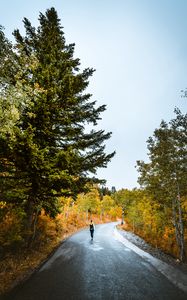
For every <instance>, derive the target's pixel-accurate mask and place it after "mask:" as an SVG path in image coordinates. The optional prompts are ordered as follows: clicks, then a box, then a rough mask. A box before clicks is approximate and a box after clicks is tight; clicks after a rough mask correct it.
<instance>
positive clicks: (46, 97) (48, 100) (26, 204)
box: [0, 8, 114, 226]
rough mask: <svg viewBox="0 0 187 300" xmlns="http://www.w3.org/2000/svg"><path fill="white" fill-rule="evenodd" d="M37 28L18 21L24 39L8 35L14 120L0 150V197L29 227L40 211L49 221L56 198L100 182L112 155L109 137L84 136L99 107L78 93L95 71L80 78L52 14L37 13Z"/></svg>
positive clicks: (92, 133)
mask: <svg viewBox="0 0 187 300" xmlns="http://www.w3.org/2000/svg"><path fill="white" fill-rule="evenodd" d="M39 23H40V25H39V27H38V28H37V29H35V28H34V27H32V25H31V23H30V22H29V20H27V19H26V18H25V19H24V26H25V31H26V36H25V37H23V36H21V34H20V32H19V30H16V31H15V32H14V36H15V38H16V52H14V56H15V61H16V66H18V67H17V68H15V69H14V70H13V71H12V74H11V78H12V82H13V83H14V86H15V88H16V91H17V94H18V95H19V96H18V101H17V108H18V111H19V118H17V119H16V121H15V122H13V126H12V131H11V132H12V135H11V136H10V138H9V139H7V136H6V139H4V140H3V141H2V143H1V145H0V146H1V147H0V148H1V149H0V152H1V153H3V154H2V155H1V161H2V162H3V167H2V169H1V183H4V182H5V181H6V184H5V185H4V186H5V187H6V188H5V189H1V194H2V196H3V198H4V199H5V200H6V201H10V202H13V203H16V204H19V205H21V206H22V207H23V208H24V210H25V211H26V212H27V215H28V220H27V222H28V224H30V225H29V226H31V224H33V223H34V220H35V218H37V216H38V214H39V213H40V212H41V209H42V208H43V209H45V212H46V213H47V214H49V215H50V216H52V217H53V216H55V215H56V214H57V212H58V211H59V207H58V197H59V196H64V195H65V196H69V195H73V196H74V197H75V196H76V195H77V194H78V193H79V192H82V191H84V190H85V188H86V186H87V184H88V183H89V182H92V183H93V182H103V180H99V179H98V178H96V177H92V176H91V174H96V171H97V169H98V168H100V167H106V166H107V163H108V162H109V161H110V160H111V158H112V157H113V156H114V153H111V154H105V152H104V149H105V146H104V142H105V141H106V140H107V139H109V138H110V136H111V133H105V132H104V131H103V130H94V129H92V130H91V131H90V132H88V131H87V130H86V128H87V127H86V126H87V125H88V124H89V125H93V126H95V125H97V122H98V120H99V119H100V113H102V112H103V111H104V110H105V109H106V107H105V105H102V106H99V107H96V106H95V105H96V102H95V101H90V98H91V95H90V94H87V93H85V90H86V88H87V86H88V83H89V81H88V80H89V77H90V76H92V74H93V72H94V70H93V69H89V68H88V69H85V70H83V71H82V72H80V70H79V65H80V62H79V59H74V58H73V54H74V44H70V45H66V43H65V38H64V32H63V31H62V27H61V26H60V20H59V19H58V16H57V13H56V11H55V9H54V8H51V9H49V10H47V11H46V14H45V15H44V14H42V13H40V16H39ZM3 143H4V144H3ZM2 149H4V150H2ZM5 173H6V174H7V178H6V179H5V177H6V176H5V177H4V175H5ZM7 187H8V190H7Z"/></svg>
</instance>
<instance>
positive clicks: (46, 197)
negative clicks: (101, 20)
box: [0, 8, 187, 290]
mask: <svg viewBox="0 0 187 300" xmlns="http://www.w3.org/2000/svg"><path fill="white" fill-rule="evenodd" d="M23 22H24V27H25V36H22V35H21V34H20V31H19V30H15V31H14V33H13V35H14V38H15V43H14V44H13V43H12V42H11V41H9V40H8V39H7V38H6V36H5V34H4V30H3V27H2V26H1V27H0V79H1V80H0V283H1V286H2V287H3V289H4V290H5V289H6V288H7V287H8V286H10V284H11V282H12V281H13V280H15V279H16V278H17V277H19V276H22V274H23V273H25V272H28V270H29V269H30V268H34V267H35V266H37V265H38V264H39V263H40V262H41V261H42V260H43V259H45V258H46V257H47V255H49V253H51V252H52V251H53V250H54V249H55V248H56V247H58V245H59V244H60V242H61V241H62V240H63V239H64V238H65V237H67V236H68V235H70V234H72V233H73V232H75V231H77V230H78V229H80V228H84V227H87V226H88V223H89V220H90V218H92V219H93V220H94V222H95V223H96V224H98V223H102V222H110V221H116V220H117V221H119V224H121V228H123V229H124V230H129V231H133V232H134V233H136V234H137V235H139V236H141V237H142V238H144V239H145V240H146V241H148V242H149V243H150V244H152V245H153V246H155V247H157V248H160V249H161V250H163V251H165V252H166V253H169V254H170V255H172V256H174V257H176V258H178V259H179V260H180V261H183V262H184V261H186V253H187V114H183V113H182V112H181V111H180V110H179V109H178V108H175V118H173V119H172V120H170V121H169V122H165V121H164V120H162V121H161V123H160V126H159V127H158V128H157V129H155V131H154V133H153V136H152V137H149V138H148V140H147V149H148V162H144V161H142V160H141V158H138V157H137V164H136V168H137V170H138V173H139V178H138V183H139V186H140V187H139V188H134V189H132V190H129V189H126V188H124V189H121V190H118V191H116V190H115V189H112V190H110V189H109V188H107V187H106V184H105V180H104V179H99V178H97V170H98V168H106V167H107V164H108V163H109V162H110V160H111V159H112V158H113V156H114V155H115V151H114V152H112V153H106V150H105V143H106V141H107V140H108V139H110V137H111V134H112V133H111V132H105V131H104V130H103V129H100V130H99V129H98V123H99V120H100V119H101V116H100V115H101V114H102V113H103V112H104V111H105V110H106V106H105V105H102V106H98V107H97V103H96V101H93V100H91V98H92V95H91V94H89V93H87V92H86V88H87V87H88V84H89V78H90V77H91V76H92V75H93V73H94V71H95V70H94V69H92V68H87V69H84V70H81V67H80V60H79V59H78V58H74V47H75V45H74V44H69V45H67V44H66V41H65V36H64V32H63V27H62V26H61V24H60V20H59V18H58V15H57V12H56V10H55V9H54V8H51V9H48V10H47V11H46V13H45V14H42V13H40V15H39V26H38V28H35V27H33V26H32V24H31V22H30V21H29V20H28V19H26V18H25V19H24V21H23ZM88 128H91V129H90V130H89V129H88ZM145 151H146V149H145ZM124 186H125V182H124ZM5 275H6V280H4V278H5ZM5 281H6V282H5Z"/></svg>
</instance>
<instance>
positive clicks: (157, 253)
mask: <svg viewBox="0 0 187 300" xmlns="http://www.w3.org/2000/svg"><path fill="white" fill-rule="evenodd" d="M118 231H119V233H120V234H121V235H122V236H123V237H124V238H126V239H127V240H128V241H129V242H131V243H133V244H134V245H136V246H137V247H139V248H140V249H142V250H144V251H145V252H147V253H149V254H151V255H152V256H153V257H156V258H158V259H160V260H161V261H164V262H165V263H167V264H168V265H171V266H173V267H175V268H176V269H178V270H180V271H182V272H183V273H184V274H185V275H187V263H181V262H179V261H178V260H177V259H176V258H173V257H172V256H170V255H168V254H166V253H164V252H163V251H161V250H160V249H159V248H154V247H153V246H151V245H150V244H148V243H147V242H146V241H144V240H143V239H142V238H140V237H139V236H137V235H136V234H134V233H133V232H130V231H125V230H122V229H119V228H118Z"/></svg>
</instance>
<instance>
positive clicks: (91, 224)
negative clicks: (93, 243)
mask: <svg viewBox="0 0 187 300" xmlns="http://www.w3.org/2000/svg"><path fill="white" fill-rule="evenodd" d="M94 229H95V226H94V223H93V221H92V220H91V221H90V235H91V239H92V240H93V236H94Z"/></svg>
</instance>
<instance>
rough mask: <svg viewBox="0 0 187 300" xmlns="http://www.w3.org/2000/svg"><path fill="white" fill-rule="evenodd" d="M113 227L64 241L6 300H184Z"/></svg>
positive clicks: (86, 232)
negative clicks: (129, 246)
mask: <svg viewBox="0 0 187 300" xmlns="http://www.w3.org/2000/svg"><path fill="white" fill-rule="evenodd" d="M114 227H115V223H108V224H102V225H97V226H96V230H95V234H94V239H93V241H91V239H90V235H89V230H88V229H87V230H82V231H80V232H78V233H76V234H75V235H73V236H72V237H70V238H69V239H67V240H66V241H65V242H63V244H62V245H61V246H60V247H59V248H58V250H57V251H56V252H55V254H54V255H53V256H52V257H51V258H50V259H49V260H48V261H47V262H46V263H45V264H44V265H43V266H42V267H41V268H40V270H39V271H37V272H36V273H34V274H33V275H32V276H31V277H30V279H29V280H27V281H26V282H24V283H23V284H21V285H19V286H18V287H17V288H15V289H14V290H13V291H12V292H11V293H10V294H9V295H8V296H7V297H6V298H3V299H7V300H10V299H11V300H110V299H111V300H134V299H137V300H154V299H158V300H186V299H187V294H185V293H184V292H183V291H181V290H179V289H178V288H177V287H176V286H175V285H173V284H172V283H171V282H170V281H169V280H168V279H167V278H166V277H165V276H164V275H162V274H161V273H160V272H158V271H157V270H156V269H155V268H154V267H153V266H152V265H151V264H149V263H148V262H146V261H145V260H144V259H143V258H142V257H141V256H139V255H138V254H137V253H135V252H134V251H132V250H131V249H130V248H127V247H125V246H124V245H123V244H122V243H121V242H120V241H118V240H117V239H116V237H115V235H114ZM0 299H1V298H0Z"/></svg>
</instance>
